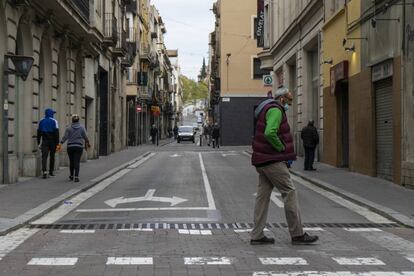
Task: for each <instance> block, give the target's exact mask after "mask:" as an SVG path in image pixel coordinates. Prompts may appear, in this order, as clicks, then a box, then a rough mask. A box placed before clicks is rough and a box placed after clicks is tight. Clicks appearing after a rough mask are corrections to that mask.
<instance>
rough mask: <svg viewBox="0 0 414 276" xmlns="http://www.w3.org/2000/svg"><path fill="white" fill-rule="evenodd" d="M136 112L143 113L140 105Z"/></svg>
mask: <svg viewBox="0 0 414 276" xmlns="http://www.w3.org/2000/svg"><path fill="white" fill-rule="evenodd" d="M136 111H137V113H139V112H142V107H141V106H140V105H137V108H136Z"/></svg>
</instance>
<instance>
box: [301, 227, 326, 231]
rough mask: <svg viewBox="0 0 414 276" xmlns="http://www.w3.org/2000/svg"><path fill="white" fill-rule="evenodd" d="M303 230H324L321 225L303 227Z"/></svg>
mask: <svg viewBox="0 0 414 276" xmlns="http://www.w3.org/2000/svg"><path fill="white" fill-rule="evenodd" d="M303 231H309V232H317V231H325V230H324V229H323V228H321V227H303Z"/></svg>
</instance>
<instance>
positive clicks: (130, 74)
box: [126, 68, 138, 85]
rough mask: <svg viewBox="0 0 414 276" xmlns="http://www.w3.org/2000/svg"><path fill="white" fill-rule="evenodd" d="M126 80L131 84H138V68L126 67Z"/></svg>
mask: <svg viewBox="0 0 414 276" xmlns="http://www.w3.org/2000/svg"><path fill="white" fill-rule="evenodd" d="M126 81H127V84H129V85H137V84H138V70H137V69H133V68H126Z"/></svg>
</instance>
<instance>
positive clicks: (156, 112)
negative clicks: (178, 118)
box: [151, 105, 161, 116]
mask: <svg viewBox="0 0 414 276" xmlns="http://www.w3.org/2000/svg"><path fill="white" fill-rule="evenodd" d="M151 113H152V115H154V116H159V115H160V114H161V110H160V107H159V106H156V105H152V106H151Z"/></svg>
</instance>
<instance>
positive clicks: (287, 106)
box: [283, 103, 289, 111]
mask: <svg viewBox="0 0 414 276" xmlns="http://www.w3.org/2000/svg"><path fill="white" fill-rule="evenodd" d="M283 108H284V109H285V111H288V110H289V104H287V103H285V105H284V106H283Z"/></svg>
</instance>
